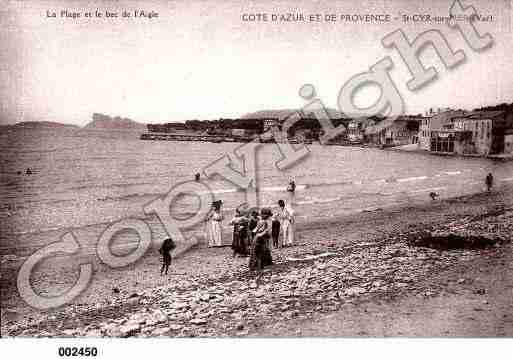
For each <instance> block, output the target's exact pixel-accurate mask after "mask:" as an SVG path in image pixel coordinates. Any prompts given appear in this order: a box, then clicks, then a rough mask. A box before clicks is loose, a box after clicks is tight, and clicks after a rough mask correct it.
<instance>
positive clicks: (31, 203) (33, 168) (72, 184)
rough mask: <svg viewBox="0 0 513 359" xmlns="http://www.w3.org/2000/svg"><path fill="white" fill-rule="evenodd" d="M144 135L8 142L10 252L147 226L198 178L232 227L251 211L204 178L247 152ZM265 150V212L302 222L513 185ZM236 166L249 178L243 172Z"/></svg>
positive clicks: (452, 162) (227, 187)
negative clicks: (111, 227)
mask: <svg viewBox="0 0 513 359" xmlns="http://www.w3.org/2000/svg"><path fill="white" fill-rule="evenodd" d="M139 135H140V133H139V132H134V131H101V130H86V129H70V128H66V129H52V130H41V129H24V130H20V129H18V130H10V131H9V132H7V131H5V132H3V133H1V134H0V149H1V151H0V170H1V178H0V221H1V223H2V225H1V240H2V247H4V246H5V245H6V244H7V243H8V242H9V241H10V240H11V239H13V238H16V237H19V236H21V235H27V234H31V235H38V234H42V233H45V232H48V231H55V230H58V229H73V228H79V227H84V226H90V225H95V224H99V223H111V222H114V221H117V220H120V219H124V218H128V217H136V218H144V217H145V216H146V214H145V213H144V210H143V208H144V206H145V205H147V204H148V203H150V202H152V201H153V200H155V199H156V198H159V196H162V195H165V194H166V193H167V192H168V191H169V190H170V189H171V188H173V186H176V185H177V184H178V183H180V182H184V181H190V180H193V179H194V175H195V173H197V172H200V173H202V182H203V183H204V184H205V185H207V186H208V187H209V188H211V189H212V194H213V196H214V199H220V200H222V201H223V211H224V213H225V215H226V216H227V217H230V216H231V215H233V212H234V210H235V208H236V207H238V206H239V205H241V204H242V203H243V202H244V201H245V193H244V192H242V191H240V190H238V188H237V186H236V185H234V184H233V183H231V182H229V181H227V180H226V179H224V178H222V177H219V176H213V177H212V178H208V177H206V176H205V175H204V174H203V170H204V169H205V168H206V167H208V166H210V165H211V164H212V163H214V162H215V161H218V160H219V159H221V158H222V157H223V156H225V155H226V154H231V156H232V157H231V158H235V157H234V156H233V151H234V150H235V149H236V148H237V147H239V146H241V145H242V144H240V143H204V142H171V141H143V140H140V139H139ZM248 146H257V145H256V144H249V145H248ZM258 146H259V147H258V148H257V149H256V152H255V153H256V159H255V161H256V168H257V181H256V186H257V188H258V201H259V205H260V206H270V207H275V206H276V202H277V201H278V200H279V199H284V200H286V201H287V202H288V203H289V204H291V205H292V206H293V209H294V213H295V216H296V219H297V221H299V222H301V221H313V220H317V219H323V218H329V217H334V216H341V215H344V214H349V213H356V212H362V211H373V210H380V209H383V208H386V207H388V206H395V205H401V204H405V205H411V204H415V203H422V202H427V201H431V198H430V197H429V193H430V192H436V193H437V194H439V196H440V198H448V197H454V196H459V195H462V194H471V193H476V192H479V191H483V190H484V186H485V184H484V178H485V176H486V175H487V173H489V172H491V173H493V175H494V177H495V183H496V184H497V185H503V184H506V183H508V182H510V183H511V182H512V181H513V162H512V161H509V162H504V161H494V160H490V159H485V158H466V157H465V158H463V157H452V156H437V155H430V154H425V153H416V152H400V151H394V150H381V149H377V148H362V147H342V146H322V145H320V144H312V145H307V148H308V153H307V155H306V156H305V157H304V158H302V159H301V160H300V161H298V162H297V163H295V164H293V165H292V166H290V167H289V168H287V169H285V170H280V169H279V168H278V167H277V166H276V163H277V162H278V161H280V159H282V154H281V152H280V150H279V148H278V146H277V145H276V144H262V145H258ZM297 146H299V145H297ZM232 165H233V167H234V169H238V170H242V167H241V162H239V161H234V162H233V164H232ZM27 169H30V172H31V174H27V173H26V171H27ZM290 179H293V180H294V181H295V182H296V184H297V189H296V192H295V194H294V196H293V198H292V197H290V196H289V194H288V193H287V192H286V190H285V188H286V186H287V184H288V182H289V180H290ZM197 201H198V198H197V197H194V196H183V198H181V199H180V200H177V201H175V202H174V203H173V204H172V206H171V207H172V208H171V211H172V213H173V215H174V216H176V217H177V218H178V217H180V216H183V217H187V216H190V215H191V214H193V213H194V210H195V208H197V207H198V203H197ZM227 222H228V221H225V224H224V225H225V227H227V226H228V224H227ZM27 238H30V236H29V237H27Z"/></svg>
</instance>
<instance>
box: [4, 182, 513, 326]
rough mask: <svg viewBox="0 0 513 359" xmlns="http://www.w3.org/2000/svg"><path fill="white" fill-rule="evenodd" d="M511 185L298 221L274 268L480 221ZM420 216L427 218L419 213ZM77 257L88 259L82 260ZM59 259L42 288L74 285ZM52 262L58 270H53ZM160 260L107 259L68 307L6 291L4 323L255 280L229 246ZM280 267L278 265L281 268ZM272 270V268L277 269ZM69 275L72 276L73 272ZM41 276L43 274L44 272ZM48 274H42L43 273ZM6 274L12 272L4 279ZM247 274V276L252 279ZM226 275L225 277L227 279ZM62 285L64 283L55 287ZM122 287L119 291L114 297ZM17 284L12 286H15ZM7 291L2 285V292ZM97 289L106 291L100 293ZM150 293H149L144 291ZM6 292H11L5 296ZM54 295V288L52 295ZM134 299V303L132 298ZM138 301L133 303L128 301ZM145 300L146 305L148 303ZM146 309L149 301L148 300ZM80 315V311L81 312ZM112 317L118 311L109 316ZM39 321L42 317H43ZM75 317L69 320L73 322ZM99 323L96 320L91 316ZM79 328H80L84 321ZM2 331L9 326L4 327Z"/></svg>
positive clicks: (124, 310) (151, 256)
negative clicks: (38, 307)
mask: <svg viewBox="0 0 513 359" xmlns="http://www.w3.org/2000/svg"><path fill="white" fill-rule="evenodd" d="M510 189H511V187H504V188H502V189H501V190H500V191H497V192H493V193H491V194H486V193H484V194H483V193H480V194H473V195H468V196H462V197H456V198H451V199H446V200H442V201H436V202H435V203H426V204H422V205H418V204H414V205H412V206H396V207H393V208H387V209H383V210H380V211H374V212H362V213H355V214H352V215H344V216H340V217H337V218H328V219H324V220H322V221H315V222H305V223H302V224H299V225H298V226H297V237H296V238H297V239H296V241H297V245H296V246H294V247H291V248H287V249H284V250H280V251H278V253H275V254H276V261H277V262H278V263H282V264H278V265H277V266H276V268H281V267H282V266H285V267H284V268H287V267H288V266H290V265H292V264H290V263H291V262H290V261H287V260H286V258H301V257H304V256H306V255H312V254H313V255H315V254H319V253H324V252H327V251H337V250H340V248H342V247H344V246H347V245H351V244H357V243H371V244H376V243H380V241H382V240H383V238H385V237H387V236H390V235H393V234H397V233H400V232H402V231H405V230H409V229H411V228H412V227H413V228H424V227H426V226H429V225H435V226H436V225H440V224H441V223H447V222H450V221H454V220H457V219H458V218H462V217H469V216H470V218H478V217H479V216H482V215H483V214H484V213H489V212H490V213H492V212H493V211H496V210H497V208H498V207H501V206H502V207H505V206H506V208H507V207H508V206H509V208H511V206H512V204H513V198H512V197H513V196H512V195H511V194H510V192H511V191H510ZM419 216H422V218H423V219H424V221H423V223H419V221H418V218H419ZM77 259H78V260H79V261H85V260H88V259H89V260H90V258H77ZM55 264H56V263H55V262H53V263H48V264H43V265H42V266H41V268H40V271H39V273H36V275H35V276H34V281H35V283H36V285H38V284H39V286H40V287H44V283H45V282H47V281H48V280H50V281H51V282H53V283H55V287H56V288H55V290H57V291H58V290H59V288H60V289H61V290H62V289H63V288H66V285H69V283H73V274H72V273H73V272H74V268H73V265H68V266H67V267H63V268H61V269H60V270H59V268H58V266H55ZM52 265H53V267H52ZM159 267H160V263H159V257H158V254H157V253H156V251H155V252H154V251H153V250H150V251H149V252H148V253H147V254H146V255H145V256H144V257H143V258H142V259H141V260H139V261H138V262H137V263H135V264H134V265H131V266H129V267H126V268H123V269H117V270H113V269H110V268H108V267H106V266H105V265H102V264H101V263H95V277H94V278H93V282H92V283H91V286H90V287H89V289H88V290H87V291H86V292H84V293H83V294H82V295H81V296H80V297H79V298H77V299H76V300H75V302H74V303H73V304H71V305H68V306H66V307H63V308H59V309H56V310H53V311H51V312H48V313H42V312H38V311H34V310H32V309H31V308H28V307H27V306H26V305H24V304H23V303H21V302H20V299H19V298H18V299H16V298H15V297H16V295H17V293H15V295H14V297H13V296H12V295H13V293H12V292H11V293H10V296H9V299H8V300H6V299H7V298H6V296H5V295H4V293H3V294H2V308H3V309H2V326H4V323H6V324H7V323H9V324H7V326H8V327H13V326H14V327H16V326H18V327H24V326H28V328H30V327H31V324H30V323H32V325H34V322H37V321H39V320H43V321H44V320H48V318H50V317H52V316H58V317H64V318H71V317H73V316H77V317H80V316H82V315H85V314H84V313H87V312H91V310H93V312H94V311H97V312H98V313H103V312H104V311H105V310H107V311H110V310H109V308H113V306H114V307H116V306H117V307H118V310H117V311H116V312H117V313H116V314H115V315H114V317H116V318H118V319H119V316H124V315H128V314H130V313H131V312H133V311H134V308H135V309H136V308H138V306H139V305H141V302H140V300H137V303H135V302H136V301H135V300H134V298H130V296H132V295H134V294H135V293H138V295H136V298H139V299H141V298H142V299H141V300H144V298H146V296H148V298H147V299H146V300H147V302H148V303H153V304H155V301H156V302H158V299H155V296H154V295H153V294H151V293H154V292H155V291H157V292H158V291H163V290H164V291H165V290H167V289H168V288H177V289H176V290H178V289H179V288H182V287H184V286H185V287H184V288H191V290H193V289H194V288H201V287H202V286H205V285H207V284H208V283H211V284H212V283H217V282H223V281H230V278H231V281H233V280H235V279H236V278H238V277H240V276H242V278H246V279H244V280H242V281H243V282H244V281H246V282H247V281H248V280H251V276H252V275H251V274H250V273H248V272H247V259H244V258H236V259H232V257H231V250H230V248H226V247H224V248H204V247H200V248H198V249H195V250H192V251H187V252H185V253H183V254H182V255H180V256H178V258H175V260H174V261H173V264H172V266H171V270H172V274H171V276H170V277H169V278H168V277H159V275H158V270H159ZM13 269H15V268H11V270H9V271H7V272H6V273H5V274H4V273H2V277H3V278H2V280H3V281H4V280H10V281H14V282H15V278H13V277H12V276H13V275H15V274H16V271H15V270H13ZM277 270H278V269H277ZM271 271H274V269H271ZM70 273H71V274H70ZM38 274H39V275H38ZM41 274H44V275H41ZM4 275H7V277H4ZM248 276H249V277H248ZM223 278H224V279H223ZM57 283H59V285H57ZM113 288H118V290H119V293H120V294H118V295H113V294H108V293H112V292H113ZM12 289H13V288H12V287H11V291H12ZM3 291H4V289H3ZM98 293H104V295H101V296H99V295H98ZM144 293H146V294H144ZM5 294H7V293H5ZM47 294H49V293H47ZM132 302H133V303H132ZM130 303H132V304H130ZM148 303H147V304H148ZM142 306H143V307H144V306H145V305H144V304H142ZM80 313H82V314H80ZM110 316H111V317H112V315H110ZM38 318H39V319H38ZM95 318H96V319H95V320H96V321H98V320H102V318H103V315H98V316H95ZM69 320H70V319H69ZM93 322H94V321H93ZM79 326H80V325H79ZM2 331H3V330H2Z"/></svg>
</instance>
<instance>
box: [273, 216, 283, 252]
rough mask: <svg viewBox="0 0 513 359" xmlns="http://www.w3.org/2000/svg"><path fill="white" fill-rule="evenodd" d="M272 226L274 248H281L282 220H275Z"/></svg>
mask: <svg viewBox="0 0 513 359" xmlns="http://www.w3.org/2000/svg"><path fill="white" fill-rule="evenodd" d="M271 228H272V229H271V236H272V240H273V247H274V248H279V247H281V246H280V243H279V239H280V222H279V221H273V222H272V227H271Z"/></svg>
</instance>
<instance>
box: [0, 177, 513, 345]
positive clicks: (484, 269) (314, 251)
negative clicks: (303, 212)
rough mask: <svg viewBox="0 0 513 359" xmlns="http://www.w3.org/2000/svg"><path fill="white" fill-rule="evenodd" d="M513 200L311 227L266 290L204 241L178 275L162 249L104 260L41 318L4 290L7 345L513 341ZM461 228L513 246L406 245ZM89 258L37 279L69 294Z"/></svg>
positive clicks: (473, 198)
mask: <svg viewBox="0 0 513 359" xmlns="http://www.w3.org/2000/svg"><path fill="white" fill-rule="evenodd" d="M511 193H512V192H511V186H509V185H504V186H502V187H500V188H498V189H496V190H495V191H493V192H492V193H478V194H473V195H465V196H457V197H455V198H450V199H443V200H440V201H439V200H437V201H429V202H424V203H422V204H412V205H396V206H391V207H388V208H383V209H374V210H367V211H362V212H359V213H353V214H346V215H342V216H339V217H331V218H325V219H321V220H315V221H302V222H300V223H299V224H298V226H297V236H296V245H295V246H294V247H290V248H286V249H282V250H278V251H275V252H274V253H273V257H274V260H275V265H273V266H272V267H271V268H270V269H268V270H266V271H265V273H264V274H263V276H262V278H261V279H260V280H259V281H258V282H257V281H255V274H254V273H250V272H248V269H247V258H232V255H231V249H230V248H229V247H222V248H205V247H204V246H203V245H202V244H200V245H198V246H196V247H194V248H191V249H188V250H186V251H184V252H182V253H181V254H178V255H177V257H176V258H175V259H174V261H173V263H172V266H171V273H170V275H169V276H168V277H161V276H160V273H159V269H160V261H159V256H158V253H157V251H156V249H155V248H153V250H151V251H149V252H148V253H147V254H146V256H145V257H143V258H142V259H141V260H139V261H138V262H137V263H135V264H133V265H131V266H129V267H125V268H121V269H111V268H109V267H107V266H106V265H104V264H101V263H99V262H96V263H95V274H94V278H93V280H92V281H91V283H90V286H89V287H88V289H87V290H86V291H85V292H84V293H83V294H82V295H81V296H80V297H78V298H77V299H76V300H75V301H74V302H73V303H71V304H70V305H67V306H64V307H61V308H58V309H55V310H52V311H50V312H39V311H37V310H33V309H31V308H30V307H28V306H26V305H24V304H23V303H22V302H21V301H20V300H19V298H16V293H15V288H13V286H10V287H8V288H4V285H2V291H3V292H2V336H64V337H66V336H116V337H117V336H121V337H127V336H142V337H144V336H173V337H174V336H178V337H182V336H185V337H191V336H207V337H211V336H275V335H277V336H299V335H305V336H311V335H324V336H366V335H368V336H388V335H394V336H397V335H399V336H400V335H405V336H412V335H420V336H446V335H451V336H511V335H513V325H512V321H511V318H510V317H509V316H510V313H511V312H512V309H513V308H512V307H513V302H512V300H511V298H512V292H511V290H512V287H511V285H512V283H511V278H513V276H512V275H511V274H513V273H512V270H513V268H512V267H511V263H512V262H511V242H510V241H509V239H510V238H511V236H512V234H513V195H512V194H511ZM453 227H454V228H458V230H462V228H463V229H465V228H467V229H469V230H470V231H472V232H475V233H478V234H482V235H485V236H486V235H494V236H495V235H496V236H499V237H500V238H502V239H504V242H501V243H500V245H499V244H497V245H495V246H492V247H490V248H479V249H469V248H467V249H451V250H435V249H432V248H425V247H416V246H411V245H409V244H408V243H407V242H406V241H405V238H407V237H408V234H409V233H415V232H416V231H419V230H435V229H440V228H453ZM83 230H84V231H90V232H91V233H90V235H94V232H95V231H99V230H101V228H98V227H94V226H93V227H88V228H85V229H83ZM224 234H225V237H226V236H229V232H227V231H225V233H224ZM179 251H180V247H179ZM90 259H91V258H90V257H89V258H88V257H87V255H85V256H84V257H83V258H74V259H73V260H71V261H70V260H69V259H68V258H60V259H59V258H56V259H53V260H51V261H49V262H48V263H44V264H42V267H41V268H39V270H38V272H37V273H36V274H35V275H34V277H33V281H34V283H35V284H36V286H39V287H45V286H47V287H50V286H49V285H48V283H51V284H52V285H51V288H52V290H53V291H58V290H62V289H63V288H65V287H66V286H67V285H70V284H73V282H74V280H76V278H74V277H75V276H76V274H73V273H74V272H73V270H72V269H73V268H75V269H76V264H77V263H79V262H80V261H81V260H82V261H87V260H90ZM63 262H65V263H63ZM16 263H17V262H14V261H13V262H4V263H2V282H3V283H13V282H15V275H16V270H17V265H16ZM497 273H502V274H501V275H500V276H498V277H497V279H496V280H494V281H489V280H487V279H486V278H495V277H494V276H495V275H497ZM46 294H51V293H46ZM485 302H486V304H485ZM468 313H471V314H472V315H470V314H468ZM467 314H468V315H467ZM436 315H438V316H436ZM490 315H493V318H495V319H494V320H493V321H488V322H487V323H489V324H481V326H480V324H479V323H482V322H481V321H480V319H482V318H483V317H487V318H488V317H489V316H490ZM410 317H411V318H413V319H411V320H409V319H406V318H410ZM442 317H443V318H444V320H445V321H444V320H441V318H442ZM364 319H365V320H364ZM405 321H406V322H407V323H409V324H408V325H404V323H405ZM305 323H308V324H305ZM341 323H344V324H341ZM345 323H348V324H347V325H346V324H345ZM350 323H353V324H352V325H351V324H350ZM366 323H370V324H366ZM401 323H402V324H401ZM426 323H427V324H426ZM429 323H431V324H432V325H431V326H430V324H429ZM434 323H437V324H436V325H434ZM494 323H496V324H497V323H498V324H497V325H496V326H494ZM499 324H500V325H499ZM486 325H488V327H486V328H485V326H486ZM424 326H425V327H424ZM323 328H324V329H323ZM424 329H426V330H424ZM481 329H483V331H482V332H481V331H480V330H481Z"/></svg>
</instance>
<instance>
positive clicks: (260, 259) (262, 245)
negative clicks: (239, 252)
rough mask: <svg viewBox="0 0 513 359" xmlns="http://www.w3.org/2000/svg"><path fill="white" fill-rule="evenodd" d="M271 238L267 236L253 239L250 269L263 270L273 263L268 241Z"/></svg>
mask: <svg viewBox="0 0 513 359" xmlns="http://www.w3.org/2000/svg"><path fill="white" fill-rule="evenodd" d="M269 239H270V238H265V237H259V238H256V239H253V242H252V245H251V253H250V257H249V269H250V270H261V269H263V268H264V267H265V266H268V265H271V264H273V258H272V255H271V250H270V249H269V245H268V243H267V241H268V240H269Z"/></svg>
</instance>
